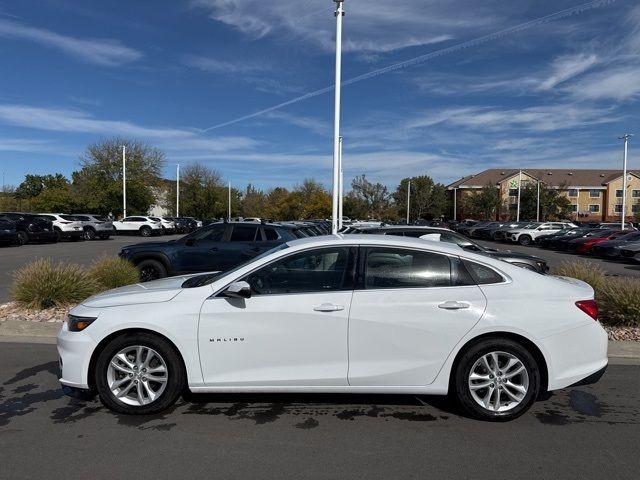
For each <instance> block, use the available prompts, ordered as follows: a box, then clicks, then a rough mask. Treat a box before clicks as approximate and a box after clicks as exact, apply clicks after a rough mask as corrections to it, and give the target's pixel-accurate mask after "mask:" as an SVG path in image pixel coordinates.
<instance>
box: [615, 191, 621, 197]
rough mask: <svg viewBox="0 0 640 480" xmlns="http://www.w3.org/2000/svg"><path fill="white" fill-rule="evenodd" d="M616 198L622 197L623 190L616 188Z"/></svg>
mask: <svg viewBox="0 0 640 480" xmlns="http://www.w3.org/2000/svg"><path fill="white" fill-rule="evenodd" d="M616 198H622V190H616Z"/></svg>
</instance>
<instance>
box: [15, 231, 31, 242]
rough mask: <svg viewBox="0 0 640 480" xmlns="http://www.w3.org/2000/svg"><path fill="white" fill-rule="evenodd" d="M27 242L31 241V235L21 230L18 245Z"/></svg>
mask: <svg viewBox="0 0 640 480" xmlns="http://www.w3.org/2000/svg"><path fill="white" fill-rule="evenodd" d="M27 243H29V235H27V232H23V231H19V232H18V245H26V244H27Z"/></svg>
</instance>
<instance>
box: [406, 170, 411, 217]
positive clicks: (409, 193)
mask: <svg viewBox="0 0 640 480" xmlns="http://www.w3.org/2000/svg"><path fill="white" fill-rule="evenodd" d="M410 206H411V180H409V183H407V225H409V207H410Z"/></svg>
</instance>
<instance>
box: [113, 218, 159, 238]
mask: <svg viewBox="0 0 640 480" xmlns="http://www.w3.org/2000/svg"><path fill="white" fill-rule="evenodd" d="M113 227H114V228H115V230H116V232H117V233H139V234H140V235H142V236H143V237H150V236H151V235H161V234H162V225H160V221H158V220H152V219H151V218H150V217H142V216H139V217H126V218H123V219H122V220H115V221H114V222H113Z"/></svg>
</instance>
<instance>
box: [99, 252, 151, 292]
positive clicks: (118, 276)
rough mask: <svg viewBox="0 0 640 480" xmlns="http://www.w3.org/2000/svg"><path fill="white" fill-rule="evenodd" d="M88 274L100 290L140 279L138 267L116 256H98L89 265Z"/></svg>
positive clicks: (129, 283)
mask: <svg viewBox="0 0 640 480" xmlns="http://www.w3.org/2000/svg"><path fill="white" fill-rule="evenodd" d="M89 274H90V275H91V276H92V277H93V279H94V280H95V282H96V284H97V285H98V288H99V289H100V290H111V289H112V288H118V287H123V286H125V285H131V284H132V283H138V282H139V281H140V274H139V273H138V269H137V268H136V267H134V266H133V264H131V263H130V262H128V261H126V260H123V259H121V258H118V257H108V256H103V257H101V258H99V259H98V260H96V261H95V262H94V263H93V265H91V269H90V270H89Z"/></svg>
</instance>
